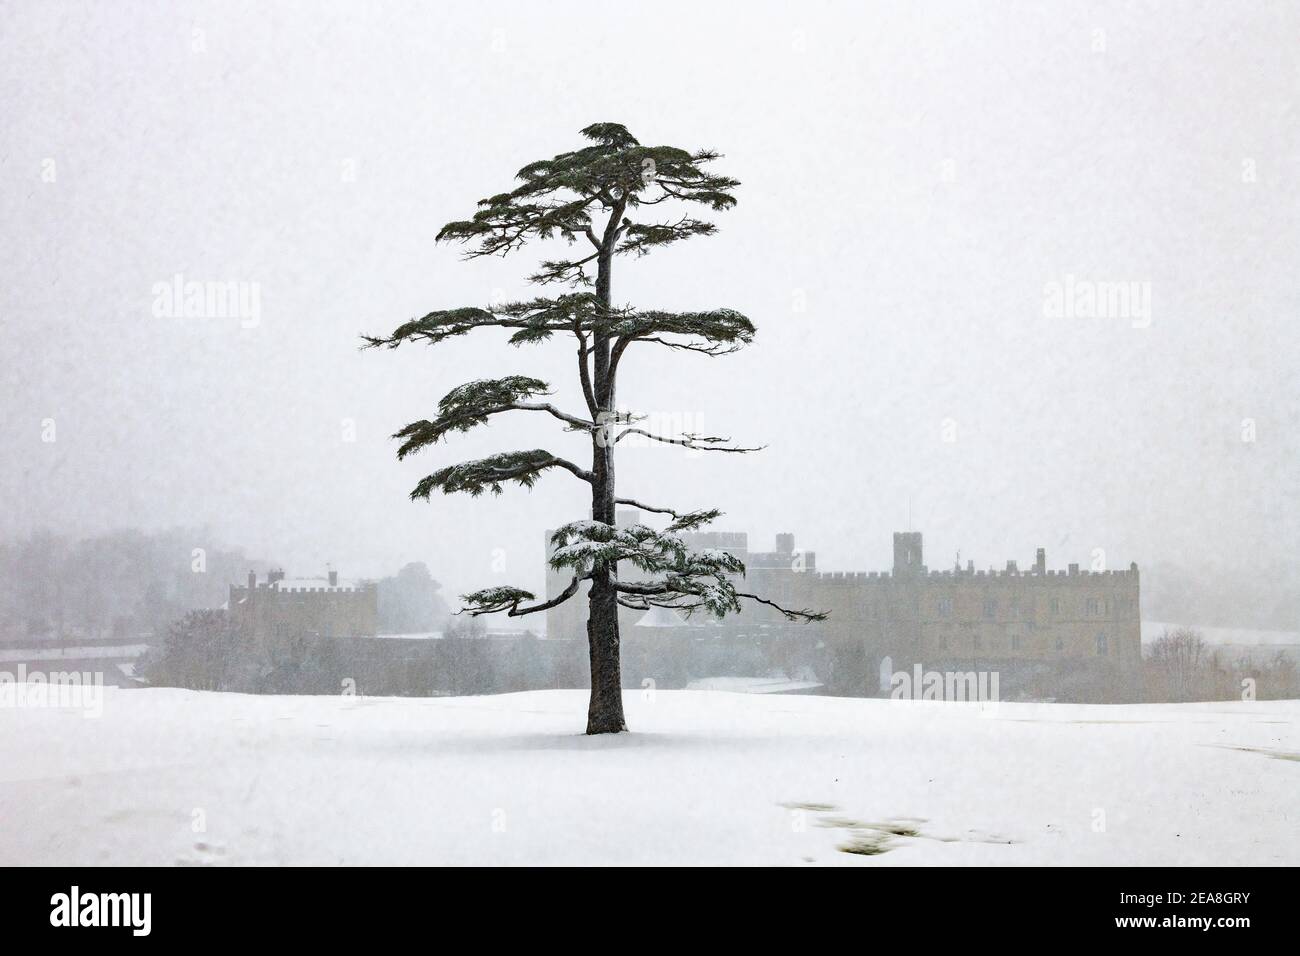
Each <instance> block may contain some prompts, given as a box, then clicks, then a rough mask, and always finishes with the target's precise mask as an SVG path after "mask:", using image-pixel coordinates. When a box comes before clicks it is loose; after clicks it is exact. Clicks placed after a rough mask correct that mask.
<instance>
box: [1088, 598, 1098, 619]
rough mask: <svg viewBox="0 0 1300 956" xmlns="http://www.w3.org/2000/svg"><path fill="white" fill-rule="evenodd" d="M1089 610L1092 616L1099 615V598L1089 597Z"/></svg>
mask: <svg viewBox="0 0 1300 956" xmlns="http://www.w3.org/2000/svg"><path fill="white" fill-rule="evenodd" d="M1087 612H1088V614H1089V615H1091V616H1093V617H1095V616H1096V615H1097V599H1096V598H1088V604H1087Z"/></svg>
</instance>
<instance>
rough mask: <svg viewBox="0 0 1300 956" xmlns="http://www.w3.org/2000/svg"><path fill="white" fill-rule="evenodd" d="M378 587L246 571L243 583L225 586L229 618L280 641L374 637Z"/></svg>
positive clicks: (335, 579)
mask: <svg viewBox="0 0 1300 956" xmlns="http://www.w3.org/2000/svg"><path fill="white" fill-rule="evenodd" d="M378 607H379V605H378V590H377V588H376V586H375V585H374V584H372V583H353V582H346V581H340V580H339V574H338V572H337V571H330V572H329V576H328V577H325V578H289V579H286V578H285V575H284V571H271V572H269V573H268V574H267V576H266V581H264V582H262V583H260V584H259V583H258V581H257V575H256V574H255V573H254V572H252V571H249V572H248V585H247V587H241V586H239V585H236V584H232V585H231V586H230V603H229V604H228V605H227V611H228V613H229V615H230V619H231V620H232V621H233V622H234V623H235V624H237V625H239V626H240V627H241V628H242V629H243V630H244V632H245V633H246V634H249V635H250V636H255V637H259V638H262V639H270V638H277V639H280V640H284V641H292V640H299V639H304V638H310V637H362V636H373V635H374V634H375V633H376V631H377V629H378V618H379V611H378Z"/></svg>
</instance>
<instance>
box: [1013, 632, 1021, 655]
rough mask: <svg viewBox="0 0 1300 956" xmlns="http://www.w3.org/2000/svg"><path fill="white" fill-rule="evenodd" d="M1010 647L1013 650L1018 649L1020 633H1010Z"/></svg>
mask: <svg viewBox="0 0 1300 956" xmlns="http://www.w3.org/2000/svg"><path fill="white" fill-rule="evenodd" d="M1011 649H1012V650H1013V651H1018V650H1020V635H1019V634H1012V635H1011Z"/></svg>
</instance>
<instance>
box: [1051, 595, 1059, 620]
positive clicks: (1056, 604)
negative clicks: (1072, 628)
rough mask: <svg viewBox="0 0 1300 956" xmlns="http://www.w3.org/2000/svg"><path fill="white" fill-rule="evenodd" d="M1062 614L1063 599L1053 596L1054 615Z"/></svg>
mask: <svg viewBox="0 0 1300 956" xmlns="http://www.w3.org/2000/svg"><path fill="white" fill-rule="evenodd" d="M1060 616H1061V599H1060V598H1052V617H1060Z"/></svg>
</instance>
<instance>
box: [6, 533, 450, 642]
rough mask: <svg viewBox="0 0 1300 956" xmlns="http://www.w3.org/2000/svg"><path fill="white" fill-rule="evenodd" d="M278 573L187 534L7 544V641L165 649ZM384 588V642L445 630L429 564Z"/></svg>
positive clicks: (50, 537) (35, 538)
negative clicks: (169, 639)
mask: <svg viewBox="0 0 1300 956" xmlns="http://www.w3.org/2000/svg"><path fill="white" fill-rule="evenodd" d="M273 567H279V565H278V564H277V563H275V562H271V561H264V560H257V559H251V558H248V557H246V556H245V553H244V551H243V550H242V549H240V548H230V547H226V546H223V545H221V544H220V543H218V542H216V541H214V538H213V535H212V534H211V533H210V532H208V531H204V530H196V529H187V528H173V529H170V530H166V531H156V532H148V533H146V532H142V531H132V530H125V531H112V532H109V533H106V534H101V535H96V536H94V537H90V538H80V539H78V538H72V537H68V536H64V535H56V534H52V533H49V532H37V533H35V534H32V535H30V536H29V537H27V538H25V539H22V540H17V541H8V542H0V641H2V642H6V643H13V642H34V643H44V642H49V641H63V642H66V641H72V640H91V641H93V640H99V639H105V638H137V639H140V640H142V641H149V640H151V639H153V638H154V637H155V636H156V637H157V638H159V639H161V637H162V636H163V635H164V634H166V633H167V630H168V628H169V627H170V626H171V624H172V623H173V622H175V621H176V620H177V619H179V618H181V617H183V616H184V615H185V614H186V612H188V611H193V610H198V609H203V608H219V607H221V606H222V605H224V604H225V603H226V601H227V600H228V599H229V596H230V585H231V584H242V583H244V581H245V580H246V579H247V575H248V572H249V571H250V570H252V571H256V572H257V573H258V576H259V577H261V576H263V575H265V573H266V571H268V570H269V569H271V568H273ZM377 583H378V586H379V593H378V601H379V630H380V632H381V633H407V632H414V631H431V630H437V629H439V628H441V627H443V626H444V625H445V623H446V621H447V618H448V615H449V612H448V609H447V605H446V602H445V601H444V600H443V598H442V596H441V594H440V593H439V592H440V590H441V587H440V585H439V584H438V582H437V581H436V580H434V578H433V576H432V575H431V574H430V573H429V569H428V568H427V567H426V566H425V565H424V564H422V563H419V562H415V563H411V564H407V565H406V566H405V567H403V568H402V569H401V570H400V571H399V572H398V573H397V574H396V575H393V576H390V577H386V578H382V579H380V580H379V581H378V582H377Z"/></svg>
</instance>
